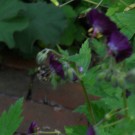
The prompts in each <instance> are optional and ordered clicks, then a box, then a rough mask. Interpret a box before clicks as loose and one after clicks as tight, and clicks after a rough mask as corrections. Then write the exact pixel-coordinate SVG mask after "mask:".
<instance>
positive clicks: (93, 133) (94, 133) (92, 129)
mask: <svg viewBox="0 0 135 135" xmlns="http://www.w3.org/2000/svg"><path fill="white" fill-rule="evenodd" d="M87 135H96V132H95V130H94V128H93V126H92V125H90V126H89V128H88V132H87Z"/></svg>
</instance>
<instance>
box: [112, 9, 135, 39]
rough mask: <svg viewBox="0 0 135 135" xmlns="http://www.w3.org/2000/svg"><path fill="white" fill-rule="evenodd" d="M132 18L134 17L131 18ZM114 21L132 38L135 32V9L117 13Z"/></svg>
mask: <svg viewBox="0 0 135 135" xmlns="http://www.w3.org/2000/svg"><path fill="white" fill-rule="evenodd" d="M131 18H132V19H131ZM113 19H114V21H115V22H116V23H117V24H118V26H119V27H120V28H121V31H122V32H123V33H124V34H125V35H126V36H127V37H128V38H129V39H131V38H132V36H133V35H134V34H135V25H134V22H135V10H129V11H127V12H122V13H117V14H115V16H113Z"/></svg>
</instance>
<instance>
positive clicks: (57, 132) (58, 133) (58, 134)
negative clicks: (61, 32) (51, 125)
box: [30, 131, 61, 135]
mask: <svg viewBox="0 0 135 135" xmlns="http://www.w3.org/2000/svg"><path fill="white" fill-rule="evenodd" d="M39 134H53V135H54V134H57V135H60V134H61V132H60V131H50V132H49V131H48V132H45V131H39V132H37V133H32V134H30V135H39Z"/></svg>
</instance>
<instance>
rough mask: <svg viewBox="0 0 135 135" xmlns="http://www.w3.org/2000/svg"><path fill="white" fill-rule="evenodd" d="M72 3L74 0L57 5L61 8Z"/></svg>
mask: <svg viewBox="0 0 135 135" xmlns="http://www.w3.org/2000/svg"><path fill="white" fill-rule="evenodd" d="M73 1H74V0H69V1H67V2H65V3H64V4H61V5H59V7H63V6H65V5H67V4H69V3H71V2H73Z"/></svg>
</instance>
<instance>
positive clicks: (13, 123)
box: [0, 98, 23, 135]
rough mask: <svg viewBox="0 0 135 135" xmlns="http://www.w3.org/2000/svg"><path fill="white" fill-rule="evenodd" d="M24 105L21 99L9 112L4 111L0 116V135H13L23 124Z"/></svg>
mask: <svg viewBox="0 0 135 135" xmlns="http://www.w3.org/2000/svg"><path fill="white" fill-rule="evenodd" d="M22 104H23V99H22V98H21V99H19V100H18V101H17V102H16V103H15V104H14V105H11V106H10V108H9V110H8V111H4V112H3V113H2V115H1V116H0V134H1V135H13V134H14V132H15V131H16V130H17V128H18V127H19V125H20V123H21V122H22V119H23V118H22V117H21V113H22Z"/></svg>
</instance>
